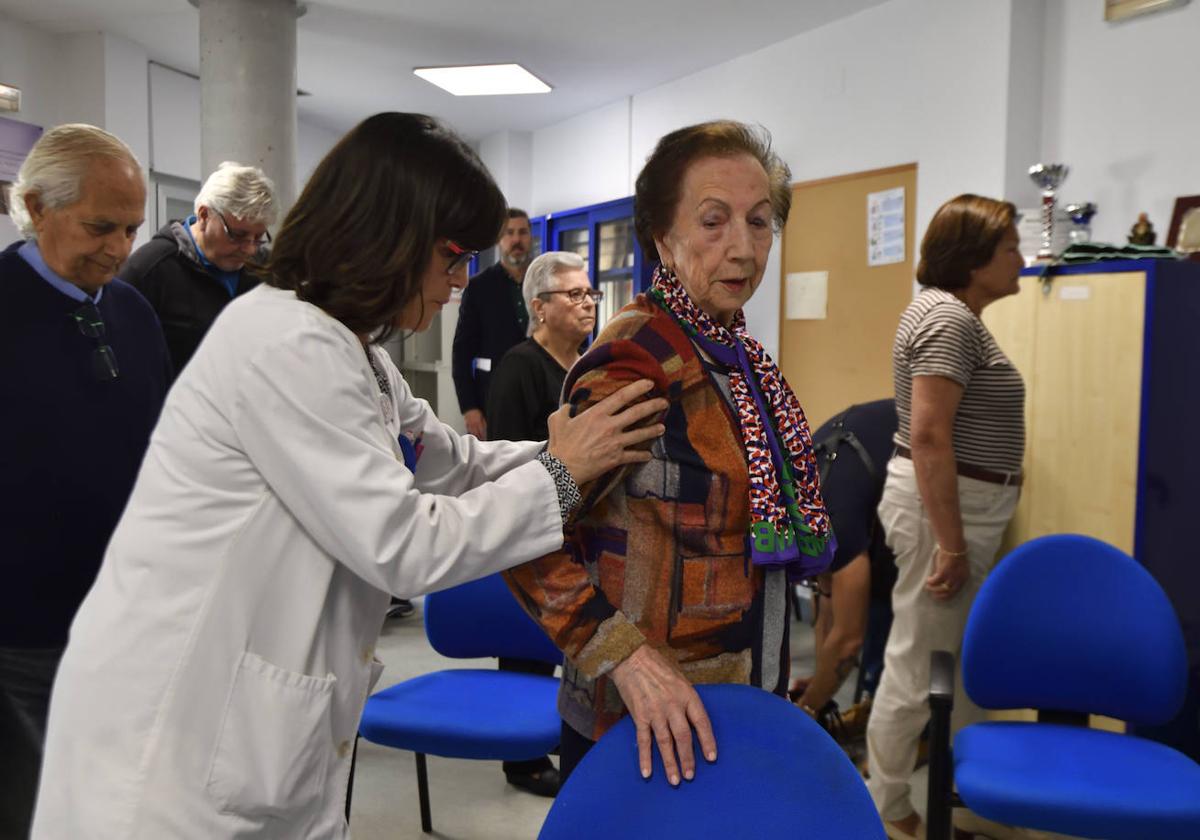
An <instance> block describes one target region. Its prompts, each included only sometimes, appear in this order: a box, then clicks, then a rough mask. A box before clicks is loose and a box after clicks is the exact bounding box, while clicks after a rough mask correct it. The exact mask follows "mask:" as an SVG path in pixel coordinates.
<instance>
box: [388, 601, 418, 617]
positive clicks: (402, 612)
mask: <svg viewBox="0 0 1200 840" xmlns="http://www.w3.org/2000/svg"><path fill="white" fill-rule="evenodd" d="M416 611H417V608H416V607H414V606H413V602H412V601H409V600H406V599H404V598H396V599H395V603H393V604H392V605H391V606H390V607H388V611H387V617H388V618H408V617H409V616H410V615H412V614H413V613H415V612H416Z"/></svg>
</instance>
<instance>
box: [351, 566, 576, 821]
mask: <svg viewBox="0 0 1200 840" xmlns="http://www.w3.org/2000/svg"><path fill="white" fill-rule="evenodd" d="M425 633H426V635H427V636H428V637H429V641H430V643H431V644H432V645H433V648H434V650H436V651H437V652H438V653H440V654H442V655H443V656H449V657H454V658H458V659H474V658H478V657H484V656H503V657H512V658H515V659H536V660H539V661H542V662H552V663H554V664H561V663H562V653H561V652H559V650H558V649H557V648H556V647H554V645H553V644H552V643H551V642H550V639H549V638H548V637H547V636H546V634H545V633H543V632H542V629H541V628H540V627H538V626H537V625H536V624H535V623H534V622H533V620H532V619H530V618H529V616H527V615H526V614H525V613H524V612H523V611H522V610H521V607H520V606H519V605H518V604H517V601H516V599H515V598H514V597H513V594H512V593H511V592H510V591H509V589H508V586H507V585H505V583H504V581H503V579H501V577H500V576H499V575H491V576H489V577H486V578H483V579H482V580H477V581H473V582H471V583H466V584H463V585H461V586H456V587H454V588H452V589H447V590H445V591H443V592H436V593H434V594H432V595H429V596H428V597H426V599H425ZM557 695H558V679H557V678H556V677H545V676H540V675H537V674H523V673H515V672H511V671H497V670H496V669H495V668H460V669H451V670H446V671H436V672H434V673H432V674H423V675H422V676H419V677H414V678H412V679H410V680H405V681H404V682H402V683H399V684H398V685H394V686H392V687H391V688H385V689H384V690H383V691H380V692H378V693H376V694H374V695H372V696H371V697H370V698H369V699H368V700H367V704H366V707H365V708H364V709H363V716H362V722H361V723H360V724H359V728H358V731H359V735H361V736H362V737H363V738H366V739H367V740H368V741H371V742H372V743H375V744H383V745H384V746H388V747H396V748H397V749H402V750H411V751H412V752H414V753H416V754H417V786H418V793H419V795H420V803H421V830H422V831H424V832H425V833H427V834H428V833H429V832H431V831H432V830H433V820H432V818H431V816H430V808H429V779H428V775H427V773H426V766H425V756H426V755H439V756H443V757H445V758H473V759H483V760H493V761H496V760H502V761H525V760H528V759H534V758H538V757H539V756H543V755H545V754H546V753H547V752H549V751H550V750H552V749H554V747H555V746H557V745H558V741H559V736H560V735H561V726H562V722H561V720H560V718H559V716H558V710H557ZM347 810H349V806H347Z"/></svg>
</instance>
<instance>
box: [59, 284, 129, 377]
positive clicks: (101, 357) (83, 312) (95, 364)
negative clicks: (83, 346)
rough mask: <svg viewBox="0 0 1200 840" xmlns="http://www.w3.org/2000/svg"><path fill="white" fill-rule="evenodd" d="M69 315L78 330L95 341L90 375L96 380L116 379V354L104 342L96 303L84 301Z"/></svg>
mask: <svg viewBox="0 0 1200 840" xmlns="http://www.w3.org/2000/svg"><path fill="white" fill-rule="evenodd" d="M71 317H72V318H74V319H75V325H76V326H77V327H79V332H80V333H82V334H83V335H86V336H87V337H88V338H90V339H93V340H94V341H95V342H96V349H95V350H93V351H92V376H94V377H95V378H96V381H97V382H111V381H113V380H114V379H116V378H117V377H118V376H119V375H120V373H121V370H120V368H118V367H117V354H116V353H114V352H113V349H112V348H111V347H109V346H108V345H107V344H105V343H104V319H103V318H101V317H100V310H99V309H97V308H96V304H94V303H90V302H89V303H85V304H84V305H83V306H80V307H79V308H78V309H74V310H72V311H71Z"/></svg>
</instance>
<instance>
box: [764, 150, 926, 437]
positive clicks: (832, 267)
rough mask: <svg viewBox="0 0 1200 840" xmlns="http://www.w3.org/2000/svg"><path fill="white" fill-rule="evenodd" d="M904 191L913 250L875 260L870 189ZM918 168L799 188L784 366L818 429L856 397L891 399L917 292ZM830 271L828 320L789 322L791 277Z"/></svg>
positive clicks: (791, 229)
mask: <svg viewBox="0 0 1200 840" xmlns="http://www.w3.org/2000/svg"><path fill="white" fill-rule="evenodd" d="M896 187H903V188H904V199H905V202H904V214H905V215H904V220H905V230H904V236H905V253H904V259H902V260H901V261H900V262H898V263H893V264H891V265H883V266H868V264H867V195H868V194H869V193H874V192H880V191H883V190H890V189H893V188H896ZM916 198H917V165H916V164H915V163H913V164H905V165H903V166H896V167H891V168H888V169H877V170H872V171H870V172H860V173H857V174H853V175H844V176H840V177H837V178H827V179H823V180H820V181H809V182H806V183H802V184H796V185H795V186H794V187H793V188H792V210H791V214H790V217H789V219H788V223H787V226H786V227H785V229H784V233H783V272H784V275H785V279H784V282H783V283H782V284H781V288H780V306H779V356H780V359H779V362H780V367H781V368H782V369H783V373H784V376H786V377H787V380H788V382H790V383H791V385H792V388H793V389H794V390H795V391H796V395H797V397H799V399H800V404H801V405H802V406H803V407H804V411H805V414H806V415H807V416H808V421H809V424H810V425H811V426H812V428H814V429H815V428H817V426H819V425H820V424H821V423H823V422H825V421H826V420H828V419H829V418H830V417H832V416H833V415H834V414H836V413H838V412H839V411H841V410H842V409H844V408H846V407H847V406H850V405H852V404H854V403H861V402H868V401H870V400H877V399H882V398H886V397H890V396H892V395H893V394H894V388H893V385H892V339H893V338H895V335H896V325H897V324H898V323H899V321H900V313H901V312H903V311H904V307H906V306H907V305H908V304H909V302H910V301H911V300H912V295H913V267H914V265H915V259H914V254H915V253H916V251H917V244H918V243H916V241H915V238H914V230H915V225H914V222H913V218H914V216H915V214H916V206H917V203H916ZM800 271H826V272H828V273H829V281H828V304H827V316H826V318H825V319H823V320H788V318H787V307H786V302H787V301H786V294H787V281H786V275H788V274H790V273H793V272H800Z"/></svg>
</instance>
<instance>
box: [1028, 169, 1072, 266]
mask: <svg viewBox="0 0 1200 840" xmlns="http://www.w3.org/2000/svg"><path fill="white" fill-rule="evenodd" d="M1070 171H1071V170H1070V167H1068V166H1067V165H1066V164H1065V163H1038V164H1035V165H1033V166H1031V167H1029V177H1030V178H1031V179H1032V180H1033V183H1035V184H1037V185H1038V188H1039V189H1040V190H1041V191H1042V247H1041V248H1039V249H1038V252H1037V257H1036V259H1037V261H1038V262H1047V261H1050V260H1053V259H1054V256H1055V254H1054V191H1055V190H1056V189H1058V187H1059V185H1060V184H1061V183H1062V182H1063V181H1064V180H1065V179H1066V177H1067V173H1068V172H1070Z"/></svg>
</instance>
